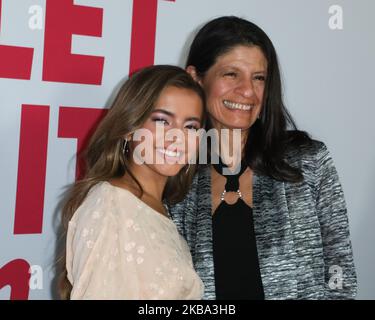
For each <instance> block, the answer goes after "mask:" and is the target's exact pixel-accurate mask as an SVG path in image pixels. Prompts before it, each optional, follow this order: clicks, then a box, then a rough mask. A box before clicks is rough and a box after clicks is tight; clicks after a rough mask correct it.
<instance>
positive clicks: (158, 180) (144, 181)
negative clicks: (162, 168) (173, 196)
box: [124, 162, 168, 201]
mask: <svg viewBox="0 0 375 320" xmlns="http://www.w3.org/2000/svg"><path fill="white" fill-rule="evenodd" d="M129 170H130V171H131V173H132V174H133V176H134V177H135V178H136V179H137V181H138V182H139V184H140V185H141V187H142V189H143V192H144V193H145V195H148V196H151V197H152V198H154V199H156V200H160V201H162V195H163V191H164V188H165V185H166V183H167V179H168V177H166V176H163V175H160V174H158V173H157V172H155V171H154V170H152V169H151V168H150V167H149V166H147V165H146V164H143V165H139V164H136V163H134V162H132V163H131V164H130V165H129ZM124 177H125V178H126V180H127V181H130V182H131V185H132V186H134V187H136V186H137V184H136V183H135V182H134V180H133V179H132V178H131V177H130V175H129V174H127V173H126V174H125V176H124Z"/></svg>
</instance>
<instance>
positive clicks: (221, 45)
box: [186, 16, 312, 182]
mask: <svg viewBox="0 0 375 320" xmlns="http://www.w3.org/2000/svg"><path fill="white" fill-rule="evenodd" d="M239 45H244V46H250V47H251V46H257V47H259V48H260V49H261V50H262V52H263V54H264V56H265V58H266V60H267V66H268V67H267V76H266V83H265V91H264V98H263V106H262V111H261V114H260V119H258V120H257V121H256V122H255V123H254V124H253V125H252V126H251V128H250V133H249V136H248V139H247V141H246V144H245V150H244V157H245V160H246V162H247V163H248V165H249V166H250V168H252V169H253V170H254V171H256V172H257V173H260V174H263V175H267V176H270V177H272V178H274V179H276V180H281V181H290V182H299V181H302V180H303V176H302V173H301V171H300V170H299V169H297V168H294V167H291V166H289V165H288V164H287V163H286V162H285V159H284V158H285V154H286V151H287V149H288V148H290V147H293V148H295V147H296V148H298V147H300V146H302V145H305V144H310V143H311V141H312V140H311V138H310V136H309V135H308V134H307V133H306V132H304V131H299V130H297V126H296V124H295V122H294V120H293V118H292V116H291V115H290V113H289V112H288V110H287V109H286V107H285V105H284V103H283V99H282V85H281V79H280V70H279V64H278V59H277V54H276V50H275V48H274V46H273V44H272V42H271V40H270V39H269V37H268V36H267V34H266V33H265V32H264V31H263V30H262V29H261V28H259V27H258V26H257V25H255V24H254V23H252V22H250V21H247V20H245V19H242V18H238V17H235V16H224V17H220V18H217V19H214V20H211V21H209V22H208V23H207V24H205V25H204V26H203V27H202V28H201V29H200V30H199V31H198V33H197V35H196V36H195V38H194V40H193V42H192V44H191V46H190V51H189V54H188V58H187V62H186V66H194V67H195V69H196V72H197V75H198V76H199V77H200V78H203V77H204V76H205V73H206V72H207V71H208V70H209V69H210V68H211V67H212V66H213V65H214V64H215V62H216V61H217V59H218V57H220V56H222V55H224V54H225V53H228V52H229V51H230V50H231V49H233V48H234V47H236V46H239ZM288 126H289V128H288ZM207 129H210V122H209V121H207ZM288 129H289V130H288Z"/></svg>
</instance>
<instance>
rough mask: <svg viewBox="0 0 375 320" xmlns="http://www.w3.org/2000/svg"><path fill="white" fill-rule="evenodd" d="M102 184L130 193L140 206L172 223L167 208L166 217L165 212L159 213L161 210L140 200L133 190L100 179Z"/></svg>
mask: <svg viewBox="0 0 375 320" xmlns="http://www.w3.org/2000/svg"><path fill="white" fill-rule="evenodd" d="M102 184H106V185H109V186H110V187H112V188H113V189H117V190H120V191H122V192H125V193H128V194H130V195H131V197H132V198H134V199H135V200H136V201H137V202H138V203H139V204H140V205H142V206H143V207H145V208H146V209H149V210H151V211H152V212H154V213H156V214H157V215H158V216H161V217H162V218H163V219H166V220H167V221H169V222H172V223H173V221H172V219H171V217H170V215H169V210H168V208H167V207H165V208H166V210H167V213H168V215H169V216H168V217H167V216H166V215H165V214H163V213H161V212H159V211H157V210H155V209H154V208H152V207H151V206H149V205H148V204H147V203H146V202H144V201H142V200H141V199H139V198H138V197H137V196H136V195H135V194H134V193H133V192H131V191H130V190H128V189H125V188H122V187H118V186H115V185H113V184H112V183H110V182H109V181H102Z"/></svg>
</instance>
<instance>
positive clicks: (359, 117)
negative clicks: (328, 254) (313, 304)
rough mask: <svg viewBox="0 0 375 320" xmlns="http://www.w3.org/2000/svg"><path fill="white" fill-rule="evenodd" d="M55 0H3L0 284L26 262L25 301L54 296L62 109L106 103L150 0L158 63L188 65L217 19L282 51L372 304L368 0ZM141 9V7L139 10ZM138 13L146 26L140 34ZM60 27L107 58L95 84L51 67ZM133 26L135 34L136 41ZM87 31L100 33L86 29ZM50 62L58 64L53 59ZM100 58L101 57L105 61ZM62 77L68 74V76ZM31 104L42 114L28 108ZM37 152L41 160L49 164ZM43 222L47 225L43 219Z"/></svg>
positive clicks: (70, 165)
mask: <svg viewBox="0 0 375 320" xmlns="http://www.w3.org/2000/svg"><path fill="white" fill-rule="evenodd" d="M147 1H148V3H147ZM53 2H55V3H57V1H56V0H2V1H0V6H1V11H0V12H1V18H0V22H1V27H0V60H1V62H0V152H1V157H0V177H1V179H0V194H1V201H0V268H2V269H0V287H1V284H4V282H5V284H7V279H13V278H14V277H18V275H17V268H20V269H19V270H22V268H25V266H27V265H29V266H32V273H33V275H32V282H31V287H30V292H29V294H28V298H29V299H50V298H53V297H54V293H53V289H52V285H51V283H52V282H51V281H52V279H53V277H54V272H53V268H52V265H53V259H54V258H55V245H56V225H57V224H56V216H57V214H58V210H57V204H58V201H59V199H60V196H61V194H62V192H63V190H64V189H63V188H64V186H66V185H67V184H69V183H71V182H72V181H73V180H74V177H75V174H76V172H75V170H76V160H75V154H76V150H77V140H76V139H74V135H73V138H67V137H62V136H64V135H65V136H67V135H66V132H65V133H63V134H62V132H63V131H64V130H65V131H66V130H67V131H69V123H68V124H67V123H66V121H69V119H72V122H74V123H77V119H74V117H73V118H68V120H65V122H64V119H63V116H62V114H63V112H64V109H61V107H69V108H76V109H74V110H81V108H82V109H83V111H85V110H89V111H90V109H101V108H103V107H105V106H106V105H108V101H109V100H110V97H111V96H112V93H113V91H114V89H115V87H116V86H117V85H118V83H119V82H120V81H121V80H123V79H124V78H125V77H127V75H128V73H129V70H131V69H132V66H133V67H135V66H136V64H137V62H134V61H135V60H131V53H130V52H131V46H132V43H133V42H132V39H133V40H134V43H133V44H134V46H136V45H137V44H138V45H141V46H142V40H145V39H146V40H147V41H150V40H149V39H152V38H153V34H152V32H151V34H150V31H149V30H146V29H147V28H146V27H147V26H149V25H150V20H149V18H147V16H146V14H147V12H149V11H150V10H151V9H150V8H151V7H152V5H153V4H156V6H157V17H156V34H155V51H154V53H153V51H152V47H153V46H152V41H151V45H150V46H149V47H148V49H147V50H148V51H147V52H148V54H151V55H152V58H154V59H153V60H154V63H156V64H160V63H168V64H178V65H181V66H183V65H184V61H185V57H186V51H187V48H188V46H189V44H190V41H191V39H192V37H193V35H194V33H195V32H196V30H197V29H198V28H199V27H200V26H202V24H203V23H205V22H206V21H208V20H209V19H211V18H214V17H217V16H220V15H238V16H240V17H243V18H247V19H249V20H251V21H253V22H255V23H257V24H258V25H259V26H261V27H262V28H263V29H264V30H265V31H266V32H267V33H268V35H269V36H270V38H271V39H272V41H273V42H274V45H275V47H276V50H277V51H278V54H279V58H280V63H281V69H282V75H283V81H284V92H285V101H286V104H287V107H288V108H289V110H290V111H291V113H292V115H293V116H294V117H295V119H296V121H297V124H298V126H299V127H300V128H301V129H303V130H307V131H308V132H310V133H311V134H312V136H313V137H314V138H316V139H318V140H322V141H324V142H325V143H326V144H327V145H328V147H329V149H330V151H331V153H332V156H333V158H334V161H335V164H336V167H337V169H338V172H339V176H340V178H341V182H342V185H343V188H344V192H345V196H346V201H347V206H348V212H349V219H350V229H351V236H352V242H353V247H354V255H355V263H356V267H357V273H358V280H359V294H358V298H361V299H375V276H374V275H373V272H372V271H373V266H374V265H375V252H374V249H373V244H374V243H375V233H374V232H373V228H374V226H375V217H374V215H373V203H374V202H373V197H374V191H373V189H372V186H373V181H374V180H375V166H374V164H375V148H374V142H373V140H374V138H375V132H374V125H373V122H374V118H375V111H374V110H375V109H374V102H373V93H374V92H375V82H374V74H375V62H374V58H375V38H374V35H373V30H375V19H373V16H374V15H375V2H374V1H373V0H360V1H354V0H317V1H316V0H283V1H278V0H231V1H224V0H222V1H218V0H175V1H166V0H158V1H157V0H79V1H78V0H75V1H73V0H59V1H58V2H59V3H60V4H61V3H64V4H65V5H66V6H67V8H70V9H72V8H73V7H74V6H78V5H83V6H89V7H96V8H98V9H102V10H99V11H94V12H91V13H90V14H89V16H86V18H84V17H83V16H84V15H82V17H81V18H77V17H76V16H74V15H69V12H70V11H69V10H67V11H61V8H57V7H56V8H54V7H53V6H54V5H55V4H53ZM69 3H70V4H69ZM136 5H138V7H139V8H140V9H139V12H140V13H139V14H138V13H137V16H136V17H135V16H134V14H133V13H134V12H133V9H134V8H135V6H136ZM69 6H70V7H69ZM142 6H143V7H142ZM149 6H150V7H149ZM81 8H82V7H81ZM59 10H60V11H59ZM73 11H74V10H73ZM53 12H55V13H53ZM151 13H152V10H151ZM79 14H80V13H79ZM79 14H78V15H79ZM46 15H47V21H46ZM101 15H102V21H101ZM57 19H58V20H59V21H58V25H57V22H56V21H57ZM86 19H87V20H86ZM136 19H138V21H141V24H140V25H141V27H140V29H137V25H136V22H135V20H136ZM142 19H145V21H144V23H142ZM77 21H78V22H77ZM87 21H91V22H92V23H93V26H92V28H91V31H87V30H86V31H85V30H83V29H85V28H86V29H90V23H87ZM46 22H47V23H46ZM101 22H102V23H101ZM77 23H78V26H77ZM145 26H146V27H145ZM80 28H81V30H79V29H80ZM82 28H83V29H82ZM142 28H143V29H142ZM144 28H146V29H144ZM56 30H60V32H61V30H63V31H64V30H71V31H72V33H73V34H76V35H73V36H72V45H71V53H73V54H82V55H90V56H96V57H103V58H99V60H96V62H95V63H94V64H96V66H99V67H98V70H99V71H100V70H101V71H102V75H101V74H100V72H97V73H96V74H92V75H87V78H90V79H94V78H95V77H96V79H99V80H93V82H95V81H96V82H97V83H87V82H89V81H87V80H85V79H84V78H85V77H84V76H82V75H80V74H78V73H79V72H80V69H79V68H74V67H72V66H69V65H68V64H66V62H64V63H61V65H58V63H56V61H59V60H58V59H57V58H58V57H59V54H60V53H61V52H60V50H57V51H56V50H55V51H54V50H53V48H58V49H59V46H60V45H61V46H62V45H63V43H64V39H63V37H60V36H58V35H59V33H58V32H57V31H56ZM77 30H78V31H77ZM82 30H83V31H82ZM132 30H133V32H134V30H141V33H138V34H136V35H133V38H132ZM85 32H86V33H85ZM87 32H88V34H89V33H90V32H93V33H96V35H97V36H95V37H92V36H87ZM142 32H143V33H142ZM80 34H81V35H80ZM85 34H86V35H85ZM54 37H55V38H57V39H54ZM134 37H135V38H136V39H135V38H134ZM54 41H55V42H54ZM56 41H57V42H56ZM4 46H17V47H27V48H33V51H30V50H29V51H28V53H25V54H24V55H23V56H22V54H23V53H22V54H21V51H20V50H17V51H15V52H18V53H19V54H20V56H19V55H17V54H13V51H12V53H11V54H9V52H8V51H6V50H7V48H5V47H4ZM146 46H147V45H146ZM51 48H52V49H51ZM150 48H151V49H150ZM68 49H69V48H68ZM61 51H62V50H61ZM30 52H31V55H32V63H30V61H31V60H30V59H28V58H27V57H28V55H29V57H31V56H30ZM134 52H135V53H136V54H137V57H136V59H140V61H141V62H140V63H142V62H145V63H146V62H150V58H147V57H142V56H141V55H142V54H144V52H143V53H142V48H141V49H139V50H138V51H137V49H136V48H135V47H134V48H133V53H134ZM138 55H139V56H138ZM22 57H23V58H22ZM51 57H52V58H53V57H55V58H56V59H55V60H53V59H52V60H50V59H51ZM100 59H102V61H103V62H104V64H103V65H102V67H100V61H101V60H100ZM151 60H152V59H151ZM51 61H52V62H51ZM53 61H55V63H54V62H53ZM131 61H133V62H131ZM151 63H152V61H151ZM25 65H29V68H28V71H29V72H31V73H30V74H29V75H28V74H27V68H26V71H23V72H24V73H22V72H21V71H19V69H24V68H23V66H25ZM30 68H31V69H30ZM17 70H18V71H17ZM82 70H84V71H87V72H88V73H90V72H91V71H90V70H92V69H91V68H89V67H87V68H86V69H85V68H84V67H82ZM17 72H18V73H17ZM19 72H21V73H22V75H21V76H20V75H19ZM64 72H66V73H67V74H68V76H67V77H66V78H65V79H63V78H64V76H63V73H64ZM69 75H71V78H70V79H69ZM22 77H23V78H22ZM54 77H55V78H54ZM57 78H58V79H57ZM56 79H57V80H56ZM59 79H60V80H59ZM61 79H62V80H61ZM85 81H86V83H85ZM27 105H30V107H27ZM36 106H43V107H39V108H37V107H36ZM38 110H40V111H41V113H40V114H37V113H33V112H34V111H35V112H37V111H38ZM69 110H71V109H69ZM74 110H73V111H74ZM21 116H22V117H21ZM21 120H22V121H21ZM28 121H29V122H28ZM78 121H80V120H79V119H78ZM63 126H65V127H66V128H65V129H64V128H62V127H63ZM22 130H24V131H22ZM33 130H34V131H35V130H36V131H35V132H36V133H35V132H34V131H33ZM38 130H39V131H40V132H39V131H38ZM40 150H42V151H43V152H44V153H45V155H46V157H45V170H44V166H43V161H42V160H43V157H41V156H40V154H43V152H41V151H40ZM34 160H35V164H34V163H33V161H34ZM43 171H44V174H45V179H44V178H43V177H44V174H43ZM39 172H41V173H40V174H39ZM38 175H39V176H38ZM36 178H37V179H36ZM30 179H31V180H32V179H36V180H35V181H37V185H38V187H39V189H38V188H37V189H38V190H41V191H42V195H39V196H38V197H37V199H36V198H35V197H36V196H35V195H38V193H37V192H36V191H35V190H36V189H34V188H33V187H32V186H33V180H32V181H30ZM38 183H39V184H38ZM43 183H45V184H44V185H43ZM30 186H31V187H30ZM17 191H18V193H19V194H18V198H17ZM43 193H44V198H43ZM25 199H27V201H26V200H25ZM34 201H36V202H38V203H39V208H42V210H40V212H34V211H33V208H36V207H38V204H37V203H36V204H35V203H34ZM16 203H17V205H18V207H17V205H16ZM16 213H17V214H16ZM17 215H18V220H17V219H16V216H17ZM30 217H31V218H30ZM32 217H34V218H35V217H36V220H35V219H34V220H35V221H34V222H32V226H34V227H30V225H28V224H26V225H24V224H22V221H20V219H26V220H25V221H33V220H32V219H33V218H32ZM38 217H39V218H41V217H43V220H42V221H39V222H38V221H37V218H38ZM35 226H36V227H35ZM37 226H40V230H38V228H37ZM18 259H22V260H24V261H23V262H22V260H21V262H20V260H18ZM14 261H16V262H14ZM12 262H14V264H12ZM25 262H26V264H25ZM9 263H11V264H10V265H9V266H13V267H14V269H10V272H8V271H7V270H6V268H4V266H5V265H7V264H9ZM22 263H23V264H22ZM23 270H24V269H23ZM12 277H13V278H12ZM12 281H17V280H14V279H13V280H9V284H10V283H13V282H12ZM21 291H22V290H21ZM10 292H11V290H10V286H8V285H7V286H4V287H3V288H2V289H0V299H9V297H10Z"/></svg>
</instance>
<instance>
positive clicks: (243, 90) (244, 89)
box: [237, 80, 254, 98]
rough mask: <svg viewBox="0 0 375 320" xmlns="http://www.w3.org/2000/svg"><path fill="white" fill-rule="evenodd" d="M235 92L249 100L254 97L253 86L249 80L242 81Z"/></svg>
mask: <svg viewBox="0 0 375 320" xmlns="http://www.w3.org/2000/svg"><path fill="white" fill-rule="evenodd" d="M237 92H238V93H239V94H241V95H242V96H244V97H245V98H251V97H252V96H253V95H254V86H253V83H252V81H250V80H242V81H241V82H240V83H239V85H238V87H237Z"/></svg>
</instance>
